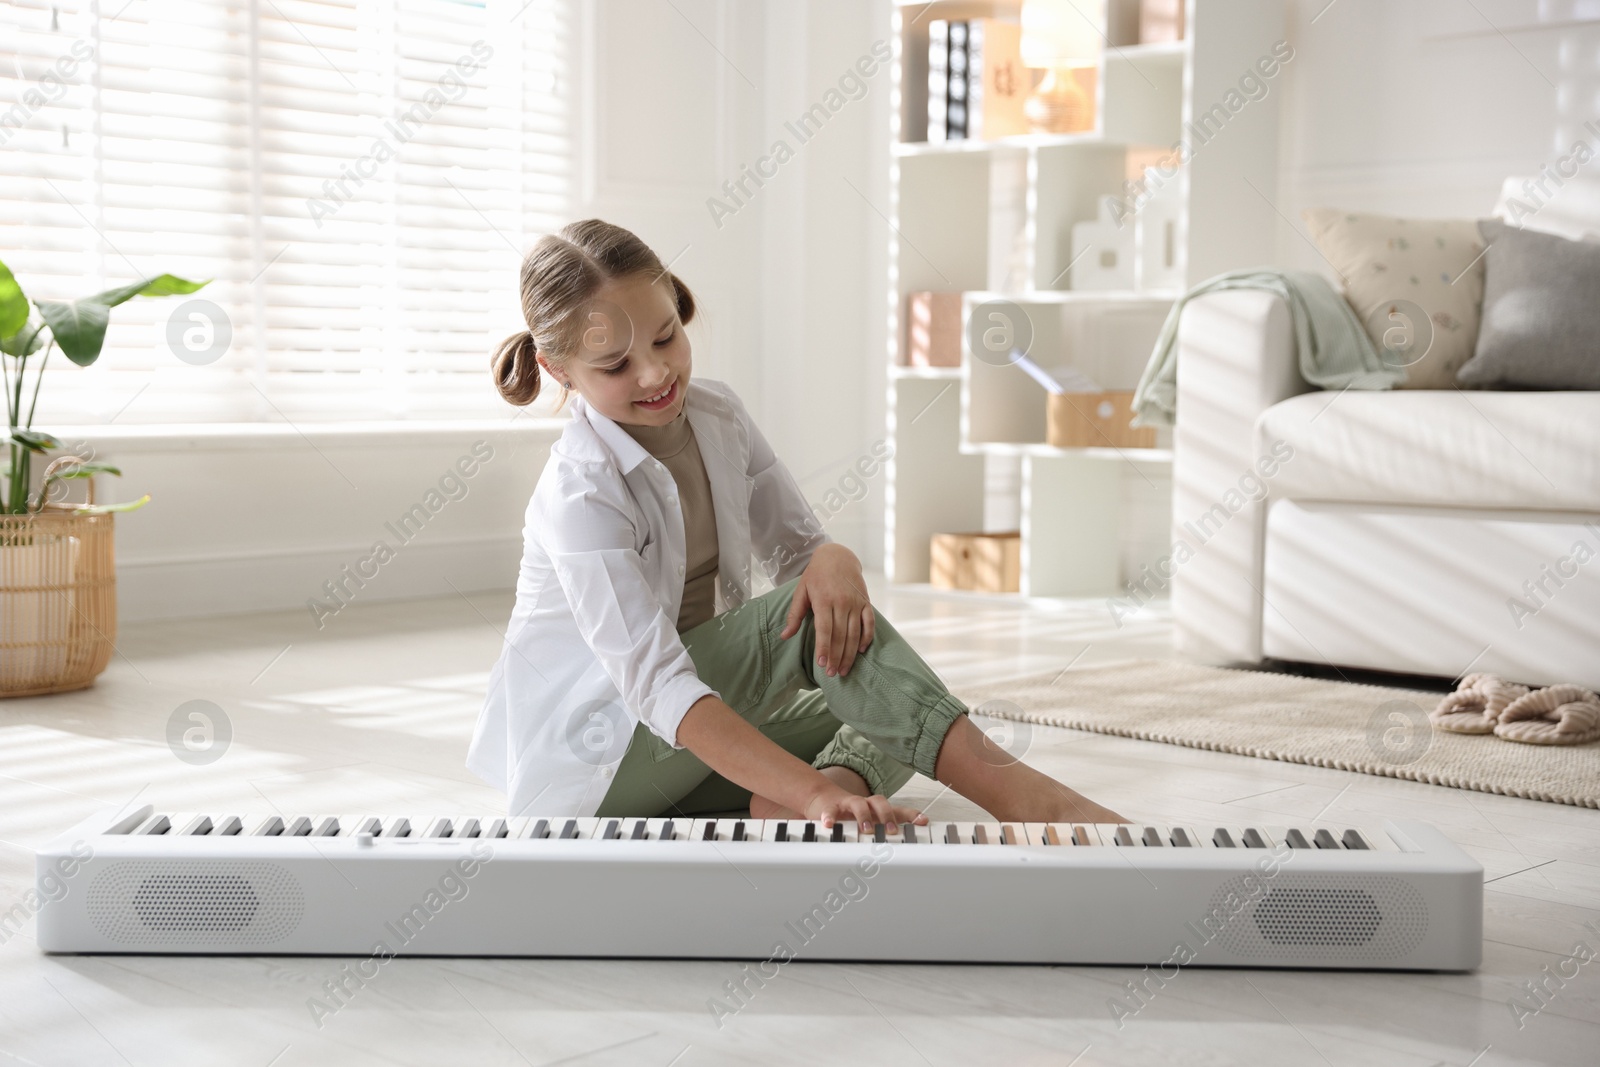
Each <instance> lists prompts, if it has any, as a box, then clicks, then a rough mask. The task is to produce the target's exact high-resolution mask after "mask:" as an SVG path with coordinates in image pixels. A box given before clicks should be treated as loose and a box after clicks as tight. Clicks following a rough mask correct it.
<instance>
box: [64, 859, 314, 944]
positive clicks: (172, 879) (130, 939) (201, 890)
mask: <svg viewBox="0 0 1600 1067" xmlns="http://www.w3.org/2000/svg"><path fill="white" fill-rule="evenodd" d="M87 904H88V911H89V918H90V920H91V921H92V922H93V923H94V926H95V929H97V930H98V931H99V932H100V933H101V934H102V935H103V936H104V937H106V938H107V939H108V940H110V941H115V942H117V943H119V944H125V945H132V944H138V943H140V942H145V941H160V942H163V943H171V942H173V941H181V942H183V943H185V944H191V945H193V946H195V947H205V946H206V945H207V944H208V943H214V944H218V945H238V944H252V945H265V944H270V943H272V942H274V941H279V940H282V939H283V938H284V937H287V936H288V935H289V934H290V933H292V932H293V931H294V929H295V927H297V926H299V925H300V919H301V916H302V915H304V913H305V895H304V893H302V891H301V889H300V884H299V882H297V881H296V880H295V878H294V877H293V876H292V875H291V874H290V873H289V872H288V871H287V870H285V869H284V868H283V867H281V866H279V865H277V864H275V863H254V862H242V861H240V862H229V861H223V862H172V861H155V860H130V861H126V862H122V863H117V864H115V865H113V866H111V867H108V868H107V869H106V870H104V871H102V872H101V873H100V874H99V875H98V876H97V877H96V878H95V880H94V881H93V882H92V883H91V884H90V886H89V893H88V900H87Z"/></svg>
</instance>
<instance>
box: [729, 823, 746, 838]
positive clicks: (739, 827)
mask: <svg viewBox="0 0 1600 1067" xmlns="http://www.w3.org/2000/svg"><path fill="white" fill-rule="evenodd" d="M728 840H730V841H743V840H744V820H743V819H739V820H738V821H736V822H735V823H734V824H733V836H732V837H730V838H729V839H728Z"/></svg>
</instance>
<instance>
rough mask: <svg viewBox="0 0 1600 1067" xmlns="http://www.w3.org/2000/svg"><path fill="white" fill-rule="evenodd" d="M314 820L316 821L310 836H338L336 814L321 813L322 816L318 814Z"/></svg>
mask: <svg viewBox="0 0 1600 1067" xmlns="http://www.w3.org/2000/svg"><path fill="white" fill-rule="evenodd" d="M315 821H316V826H315V827H314V828H313V829H312V831H311V836H312V837H338V836H339V818H338V816H336V815H323V816H319V817H318V818H317V819H316V820H315Z"/></svg>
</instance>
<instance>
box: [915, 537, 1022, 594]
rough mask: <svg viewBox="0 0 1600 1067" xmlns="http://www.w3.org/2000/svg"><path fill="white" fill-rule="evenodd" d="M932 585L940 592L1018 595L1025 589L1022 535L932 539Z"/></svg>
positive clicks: (930, 573)
mask: <svg viewBox="0 0 1600 1067" xmlns="http://www.w3.org/2000/svg"><path fill="white" fill-rule="evenodd" d="M930 554H931V556H932V565H931V566H930V568H929V581H931V582H932V583H933V584H934V585H935V586H936V587H937V588H939V589H970V590H974V591H976V592H981V593H1015V592H1017V591H1018V590H1019V589H1021V588H1022V534H1021V533H1020V532H1019V531H1015V530H1013V531H1009V532H1006V533H940V534H934V535H933V543H932V549H931V553H930Z"/></svg>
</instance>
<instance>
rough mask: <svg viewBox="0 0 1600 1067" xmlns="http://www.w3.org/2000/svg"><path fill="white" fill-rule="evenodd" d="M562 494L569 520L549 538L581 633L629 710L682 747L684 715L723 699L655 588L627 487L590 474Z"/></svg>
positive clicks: (605, 474) (573, 478)
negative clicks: (639, 546)
mask: <svg viewBox="0 0 1600 1067" xmlns="http://www.w3.org/2000/svg"><path fill="white" fill-rule="evenodd" d="M586 466H587V465H586ZM556 492H557V493H558V494H559V496H560V499H559V501H557V506H558V508H559V511H560V513H561V521H557V522H546V523H545V524H544V535H545V536H544V540H545V546H546V551H547V552H548V553H549V556H550V561H551V565H552V567H553V569H554V571H555V573H556V577H557V580H558V581H559V582H560V583H561V588H562V590H563V591H564V592H565V593H566V596H567V602H568V604H569V605H570V606H571V609H572V614H573V616H574V617H575V618H576V620H577V624H578V629H579V631H580V632H581V633H582V635H583V639H584V640H585V641H586V642H587V643H588V645H589V647H590V649H591V650H593V652H594V654H595V658H596V659H598V660H599V661H600V663H601V665H602V666H603V667H604V669H605V671H606V674H607V675H608V676H609V677H610V679H611V681H612V684H614V685H615V686H616V687H617V692H618V693H619V694H621V697H622V701H623V704H624V705H625V707H626V709H627V710H628V711H629V712H630V713H631V714H632V715H633V716H634V717H635V718H636V719H638V721H640V722H642V723H644V724H645V725H646V726H647V727H649V728H650V730H651V731H652V732H653V733H655V734H656V735H657V736H658V737H660V738H661V739H662V740H664V741H666V742H667V743H668V744H670V745H671V746H672V747H673V748H682V747H683V746H682V745H680V744H678V740H677V737H678V724H679V723H680V722H682V721H683V717H684V715H686V714H687V713H688V711H689V708H690V707H691V706H693V704H694V703H695V701H697V700H699V699H700V698H701V697H704V696H708V695H709V696H720V694H718V693H717V692H716V690H714V689H712V688H711V687H710V686H708V685H706V684H705V682H703V681H701V680H700V676H699V675H698V674H697V673H696V672H695V666H694V661H693V660H692V659H691V658H690V656H689V652H688V650H687V649H686V648H685V647H684V645H683V641H682V640H681V639H680V638H679V636H678V631H677V628H676V627H675V626H674V625H673V624H672V620H670V619H668V618H667V614H666V612H665V611H664V610H663V609H662V607H661V603H660V601H658V600H657V599H656V593H655V590H654V589H652V588H651V585H650V580H649V578H648V577H647V576H646V574H645V567H644V558H643V557H642V556H641V555H640V553H639V551H638V550H636V548H635V534H634V524H633V520H632V519H631V518H630V511H629V508H628V504H627V492H628V491H627V488H626V486H625V484H624V483H623V481H622V479H621V477H620V475H618V474H616V472H615V471H614V470H613V471H607V470H602V469H593V468H589V469H585V470H583V471H582V473H581V474H580V473H579V472H576V471H575V472H572V473H570V474H568V475H567V476H566V477H563V478H562V479H560V480H559V482H558V483H557V489H556ZM661 547H662V546H661V545H660V543H659V542H657V543H656V544H655V545H653V546H646V548H645V551H646V552H651V551H660V550H661Z"/></svg>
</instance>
